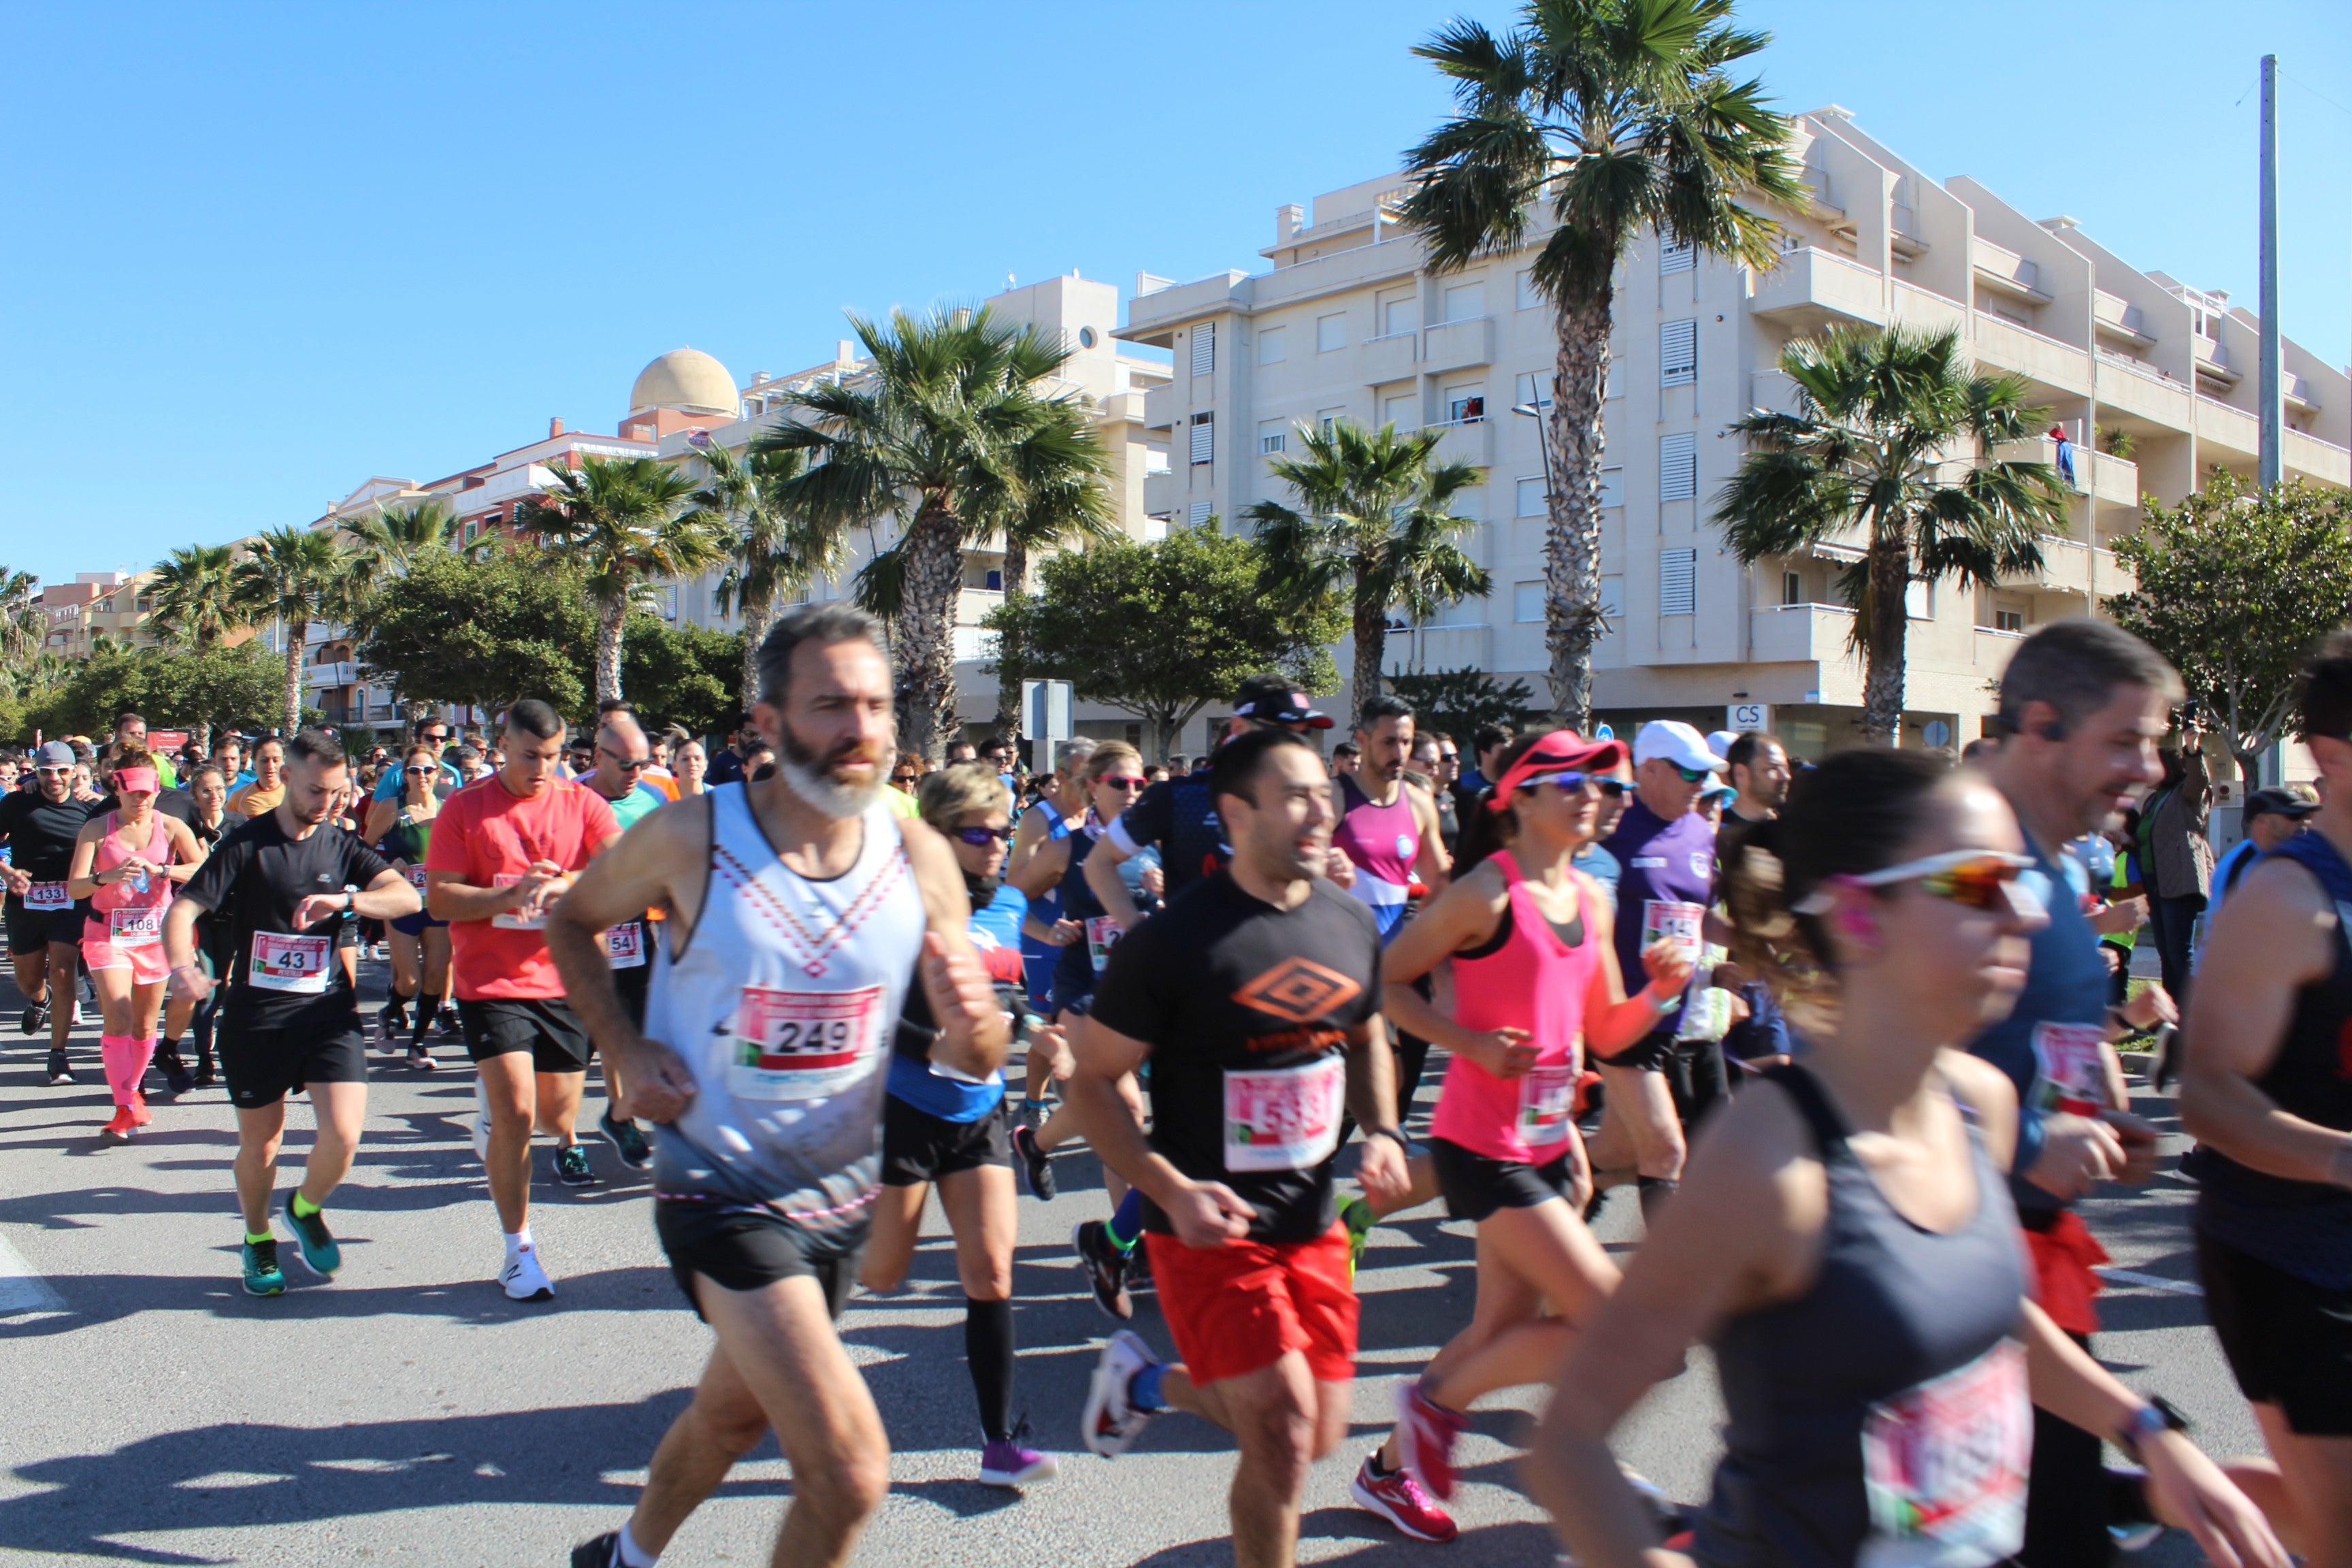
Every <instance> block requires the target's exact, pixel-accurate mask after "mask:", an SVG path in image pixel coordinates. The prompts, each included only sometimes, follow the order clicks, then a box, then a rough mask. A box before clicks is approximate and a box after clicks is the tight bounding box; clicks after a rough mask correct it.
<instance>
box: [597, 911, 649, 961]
mask: <svg viewBox="0 0 2352 1568" xmlns="http://www.w3.org/2000/svg"><path fill="white" fill-rule="evenodd" d="M604 959H605V962H606V963H610V964H611V965H612V966H613V967H614V969H642V968H644V967H645V963H646V928H645V922H643V921H628V922H627V923H625V924H623V925H616V926H614V928H613V929H612V930H610V931H606V932H605V933H604Z"/></svg>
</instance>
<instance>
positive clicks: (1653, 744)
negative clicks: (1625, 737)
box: [1633, 719, 1731, 772]
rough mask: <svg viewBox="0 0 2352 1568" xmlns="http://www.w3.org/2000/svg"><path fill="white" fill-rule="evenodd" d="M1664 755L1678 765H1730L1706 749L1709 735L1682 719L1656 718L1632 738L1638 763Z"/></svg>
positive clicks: (1721, 766) (1699, 766)
mask: <svg viewBox="0 0 2352 1568" xmlns="http://www.w3.org/2000/svg"><path fill="white" fill-rule="evenodd" d="M1653 757H1664V758H1665V760H1666V761H1668V762H1670V763H1674V764H1675V766H1676V767H1678V768H1706V769H1709V770H1711V771H1716V772H1720V771H1721V770H1722V769H1724V768H1727V767H1729V766H1730V765H1731V764H1730V763H1727V762H1725V761H1724V760H1723V759H1722V758H1721V757H1718V756H1717V755H1716V754H1715V752H1712V751H1710V750H1708V749H1707V744H1706V737H1704V736H1702V735H1701V734H1700V733H1699V732H1698V731H1696V730H1694V729H1692V728H1691V727H1690V726H1689V725H1688V724H1685V723H1684V722H1683V721H1681V720H1679V719H1653V720H1651V721H1649V722H1648V723H1646V724H1644V725H1643V726H1642V730H1641V732H1640V733H1639V734H1637V735H1635V736H1634V737H1633V761H1634V763H1635V764H1636V765H1638V764H1640V763H1646V762H1648V761H1649V760H1650V759H1651V758H1653Z"/></svg>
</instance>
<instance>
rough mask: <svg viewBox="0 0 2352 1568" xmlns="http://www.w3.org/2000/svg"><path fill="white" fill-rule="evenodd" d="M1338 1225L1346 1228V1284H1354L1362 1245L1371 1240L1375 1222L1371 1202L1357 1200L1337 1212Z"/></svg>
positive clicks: (1362, 1253)
mask: <svg viewBox="0 0 2352 1568" xmlns="http://www.w3.org/2000/svg"><path fill="white" fill-rule="evenodd" d="M1339 1223H1340V1224H1342V1225H1344V1226H1347V1227H1348V1283H1349V1284H1350V1285H1353V1284H1354V1283H1355V1282H1356V1268H1357V1267H1358V1266H1359V1265H1360V1264H1361V1263H1362V1262H1363V1261H1364V1244H1365V1243H1366V1242H1368V1241H1370V1240H1371V1239H1372V1226H1373V1225H1374V1224H1375V1223H1377V1222H1376V1220H1375V1217H1374V1215H1373V1214H1372V1200H1371V1199H1370V1198H1357V1199H1355V1200H1354V1201H1353V1202H1351V1203H1349V1205H1348V1206H1347V1207H1346V1208H1343V1209H1341V1210H1340V1211H1339Z"/></svg>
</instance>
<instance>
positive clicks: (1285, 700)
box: [1234, 675, 1331, 730]
mask: <svg viewBox="0 0 2352 1568" xmlns="http://www.w3.org/2000/svg"><path fill="white" fill-rule="evenodd" d="M1234 713H1235V714H1237V715H1239V716H1240V717H1242V718H1244V719H1254V720H1255V721H1258V722H1259V723H1261V724H1303V725H1305V726H1306V727H1307V729H1309V730H1328V729H1329V728H1330V727H1331V716H1330V715H1329V714H1328V713H1318V712H1317V711H1316V710H1315V709H1314V708H1313V706H1311V705H1310V704H1309V703H1308V702H1307V693H1305V692H1304V691H1301V690H1299V689H1297V687H1295V686H1293V685H1291V684H1290V682H1289V680H1288V679H1286V678H1284V677H1282V676H1279V675H1253V676H1251V677H1250V678H1249V679H1247V680H1244V681H1243V682H1242V685H1241V689H1240V690H1238V691H1236V692H1234Z"/></svg>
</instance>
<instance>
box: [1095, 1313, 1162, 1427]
mask: <svg viewBox="0 0 2352 1568" xmlns="http://www.w3.org/2000/svg"><path fill="white" fill-rule="evenodd" d="M1159 1364H1160V1358H1159V1357H1158V1356H1156V1355H1153V1354H1152V1353H1151V1348H1150V1346H1149V1345H1146V1344H1145V1343H1144V1342H1142V1341H1141V1340H1140V1339H1138V1338H1137V1337H1136V1336H1135V1334H1134V1333H1133V1332H1132V1331H1129V1330H1126V1329H1121V1330H1119V1331H1118V1332H1117V1333H1115V1334H1113V1335H1111V1337H1110V1342H1109V1343H1108V1344H1107V1345H1105V1346H1103V1352H1102V1359H1101V1360H1100V1361H1098V1362H1097V1363H1095V1371H1094V1377H1093V1380H1092V1381H1091V1382H1090V1383H1088V1384H1087V1409H1086V1415H1085V1418H1084V1419H1085V1426H1083V1427H1082V1428H1081V1435H1082V1436H1084V1437H1085V1438H1086V1442H1087V1447H1089V1448H1091V1449H1093V1450H1094V1451H1095V1452H1096V1453H1097V1454H1100V1455H1101V1456H1102V1457H1103V1458H1106V1459H1109V1458H1117V1457H1118V1456H1119V1455H1121V1454H1124V1453H1126V1452H1127V1451H1128V1449H1129V1448H1130V1447H1133V1446H1134V1444H1135V1439H1136V1438H1137V1437H1138V1436H1139V1435H1140V1434H1141V1433H1142V1431H1143V1428H1144V1426H1145V1425H1146V1424H1147V1423H1149V1422H1150V1419H1151V1418H1152V1416H1154V1415H1158V1414H1159V1412H1157V1411H1153V1410H1138V1409H1137V1408H1135V1406H1134V1405H1131V1404H1129V1401H1128V1388H1129V1384H1132V1383H1133V1382H1134V1381H1135V1374H1136V1373H1139V1372H1141V1371H1142V1370H1143V1369H1144V1368H1145V1367H1147V1366H1157V1365H1159Z"/></svg>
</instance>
